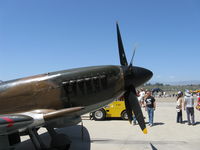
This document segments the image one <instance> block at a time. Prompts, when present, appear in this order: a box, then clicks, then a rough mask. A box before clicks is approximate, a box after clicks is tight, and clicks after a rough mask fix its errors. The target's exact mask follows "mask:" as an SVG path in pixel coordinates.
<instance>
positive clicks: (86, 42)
mask: <svg viewBox="0 0 200 150" xmlns="http://www.w3.org/2000/svg"><path fill="white" fill-rule="evenodd" d="M116 21H118V22H119V25H120V29H121V34H122V38H123V42H124V47H125V50H126V55H127V59H128V60H130V59H131V55H132V53H133V49H134V45H137V47H138V48H137V51H136V55H135V58H134V65H136V66H141V67H145V68H148V69H150V70H152V71H153V72H154V77H153V78H152V81H158V82H173V81H183V80H200V71H199V60H200V2H199V1H198V0H166V1H164V0H163V1H161V0H151V1H149V0H141V1H136V0H124V1H121V0H99V1H97V0H84V1H83V0H82V1H81V0H79V1H78V0H58V1H55V0H29V1H27V0H17V1H16V0H9V1H0V54H1V55H0V68H1V70H0V79H1V80H10V79H15V78H21V77H25V76H31V75H35V74H40V73H45V72H52V71H57V70H64V69H70V68H77V67H84V66H96V65H107V64H108V65H110V64H113V65H118V64H119V56H118V47H117V39H116V27H115V23H116Z"/></svg>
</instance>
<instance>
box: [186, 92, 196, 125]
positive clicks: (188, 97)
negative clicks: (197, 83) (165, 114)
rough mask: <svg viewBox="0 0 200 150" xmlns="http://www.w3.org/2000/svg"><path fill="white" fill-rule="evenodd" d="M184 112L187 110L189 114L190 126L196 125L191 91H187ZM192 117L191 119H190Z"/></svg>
mask: <svg viewBox="0 0 200 150" xmlns="http://www.w3.org/2000/svg"><path fill="white" fill-rule="evenodd" d="M184 110H186V113H187V120H188V125H195V122H194V98H193V96H192V95H191V94H190V91H189V90H186V91H185V97H184ZM190 117H191V119H190Z"/></svg>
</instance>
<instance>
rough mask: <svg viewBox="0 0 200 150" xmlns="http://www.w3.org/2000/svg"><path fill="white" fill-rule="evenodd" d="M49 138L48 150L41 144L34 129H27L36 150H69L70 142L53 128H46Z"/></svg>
mask: <svg viewBox="0 0 200 150" xmlns="http://www.w3.org/2000/svg"><path fill="white" fill-rule="evenodd" d="M46 129H47V131H48V133H49V135H50V137H51V143H50V148H47V146H46V145H45V144H44V143H43V141H42V139H41V138H40V136H39V135H38V133H37V130H36V129H35V128H32V129H29V136H30V138H31V141H32V142H33V145H34V147H35V149H36V150H69V148H70V144H71V140H70V139H69V138H68V137H67V135H65V134H60V133H57V132H56V131H55V129H54V128H51V127H46Z"/></svg>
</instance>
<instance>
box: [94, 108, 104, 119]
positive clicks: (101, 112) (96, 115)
mask: <svg viewBox="0 0 200 150" xmlns="http://www.w3.org/2000/svg"><path fill="white" fill-rule="evenodd" d="M105 118H106V112H105V110H104V109H99V110H96V111H94V112H93V119H94V120H97V121H98V120H104V119H105Z"/></svg>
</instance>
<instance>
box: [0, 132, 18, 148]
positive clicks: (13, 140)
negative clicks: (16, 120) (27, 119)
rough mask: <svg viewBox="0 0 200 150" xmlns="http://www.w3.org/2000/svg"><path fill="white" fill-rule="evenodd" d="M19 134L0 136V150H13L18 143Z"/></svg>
mask: <svg viewBox="0 0 200 150" xmlns="http://www.w3.org/2000/svg"><path fill="white" fill-rule="evenodd" d="M20 142H21V140H20V135H19V132H15V133H11V134H8V135H0V149H3V150H14V149H15V145H16V144H18V143H20Z"/></svg>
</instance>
